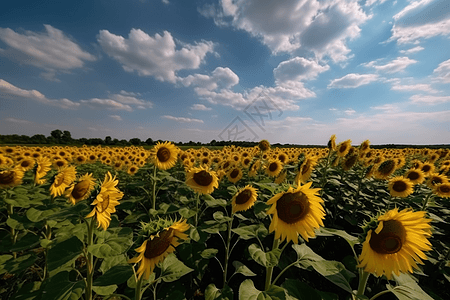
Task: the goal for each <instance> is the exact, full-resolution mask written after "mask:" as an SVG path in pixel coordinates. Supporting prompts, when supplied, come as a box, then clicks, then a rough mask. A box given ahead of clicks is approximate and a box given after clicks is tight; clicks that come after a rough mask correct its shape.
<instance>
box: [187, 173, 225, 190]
mask: <svg viewBox="0 0 450 300" xmlns="http://www.w3.org/2000/svg"><path fill="white" fill-rule="evenodd" d="M186 184H187V185H188V186H189V187H191V188H192V189H193V190H194V192H197V193H200V194H211V193H212V192H213V191H214V189H216V188H218V187H219V180H218V178H217V174H216V172H214V171H210V170H209V169H208V168H206V167H204V166H202V167H198V168H196V167H193V168H191V169H190V170H189V171H188V172H187V174H186Z"/></svg>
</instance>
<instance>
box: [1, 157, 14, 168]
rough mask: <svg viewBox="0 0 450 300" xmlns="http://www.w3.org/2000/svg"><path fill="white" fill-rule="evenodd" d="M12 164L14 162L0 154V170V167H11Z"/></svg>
mask: <svg viewBox="0 0 450 300" xmlns="http://www.w3.org/2000/svg"><path fill="white" fill-rule="evenodd" d="M13 164H14V161H13V160H12V159H11V158H9V157H6V156H3V155H2V154H0V168H1V167H7V168H8V167H11V166H12V165H13Z"/></svg>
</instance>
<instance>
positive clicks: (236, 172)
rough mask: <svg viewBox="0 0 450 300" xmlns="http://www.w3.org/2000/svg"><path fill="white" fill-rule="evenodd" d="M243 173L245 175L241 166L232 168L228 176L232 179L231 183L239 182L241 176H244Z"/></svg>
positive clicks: (229, 179)
mask: <svg viewBox="0 0 450 300" xmlns="http://www.w3.org/2000/svg"><path fill="white" fill-rule="evenodd" d="M243 175H244V174H243V173H242V170H241V168H239V167H235V168H233V169H230V170H229V171H228V172H227V178H228V181H230V182H231V183H236V182H238V181H239V180H241V178H242V176H243Z"/></svg>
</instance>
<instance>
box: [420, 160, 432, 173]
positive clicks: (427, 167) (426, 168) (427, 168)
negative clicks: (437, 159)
mask: <svg viewBox="0 0 450 300" xmlns="http://www.w3.org/2000/svg"><path fill="white" fill-rule="evenodd" d="M435 168H436V167H435V166H434V164H432V163H430V162H424V163H423V164H422V166H421V168H420V169H421V170H422V172H423V173H424V174H425V176H428V175H430V174H431V173H433V172H434V169H435Z"/></svg>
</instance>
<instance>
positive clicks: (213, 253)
mask: <svg viewBox="0 0 450 300" xmlns="http://www.w3.org/2000/svg"><path fill="white" fill-rule="evenodd" d="M217 252H219V250H217V249H213V248H211V249H205V250H203V251H202V253H201V254H200V255H201V256H202V257H203V258H205V259H210V258H213V257H214V256H216V254H217Z"/></svg>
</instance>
